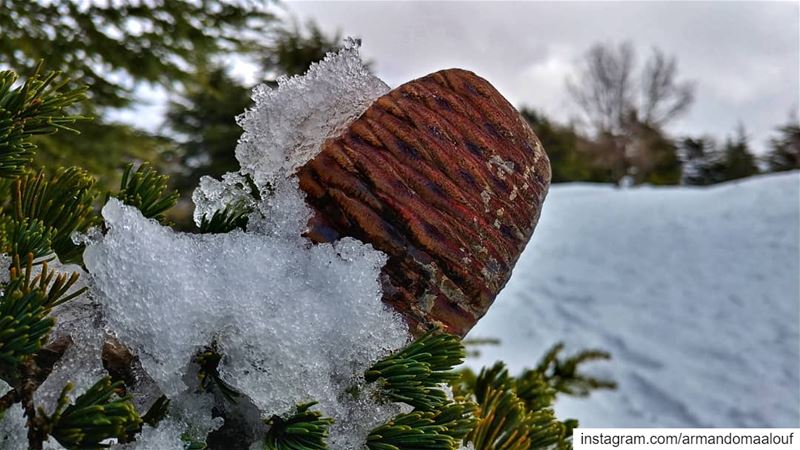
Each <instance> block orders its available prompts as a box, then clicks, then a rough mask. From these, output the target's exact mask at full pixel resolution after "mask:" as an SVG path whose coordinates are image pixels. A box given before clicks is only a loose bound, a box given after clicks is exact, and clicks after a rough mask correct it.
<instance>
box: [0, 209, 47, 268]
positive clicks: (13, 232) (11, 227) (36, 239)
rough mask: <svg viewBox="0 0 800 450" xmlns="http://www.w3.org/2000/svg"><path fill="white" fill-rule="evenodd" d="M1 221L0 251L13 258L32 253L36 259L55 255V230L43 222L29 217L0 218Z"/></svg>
mask: <svg viewBox="0 0 800 450" xmlns="http://www.w3.org/2000/svg"><path fill="white" fill-rule="evenodd" d="M0 221H2V224H0V242H2V246H0V247H1V248H2V249H0V251H2V252H4V253H6V254H8V255H9V256H11V257H12V258H13V257H15V256H17V257H21V256H25V255H27V254H28V253H30V254H32V255H33V258H34V259H38V258H42V257H45V256H48V255H51V254H52V253H53V250H52V246H51V242H52V239H53V235H54V234H55V229H53V228H52V227H48V226H46V225H45V224H44V222H43V221H41V220H35V219H29V218H27V217H26V218H23V219H21V220H20V219H15V218H12V217H10V216H0Z"/></svg>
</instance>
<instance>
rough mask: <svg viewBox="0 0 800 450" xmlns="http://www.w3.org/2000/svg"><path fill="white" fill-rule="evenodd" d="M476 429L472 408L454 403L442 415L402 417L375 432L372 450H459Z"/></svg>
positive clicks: (369, 442) (369, 441)
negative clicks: (471, 431)
mask: <svg viewBox="0 0 800 450" xmlns="http://www.w3.org/2000/svg"><path fill="white" fill-rule="evenodd" d="M474 425H475V418H474V417H472V407H471V406H470V405H467V404H464V403H451V404H449V405H447V406H445V407H444V408H443V409H442V410H439V411H414V412H411V413H407V414H401V415H399V416H397V417H396V418H394V419H393V420H392V421H390V422H389V423H387V424H385V425H381V426H380V427H378V428H376V429H374V430H372V432H370V434H369V436H368V437H367V448H369V449H370V450H457V449H458V448H460V446H461V442H462V440H463V439H464V437H465V436H466V435H467V434H468V433H469V431H470V430H471V429H472V428H473V426H474Z"/></svg>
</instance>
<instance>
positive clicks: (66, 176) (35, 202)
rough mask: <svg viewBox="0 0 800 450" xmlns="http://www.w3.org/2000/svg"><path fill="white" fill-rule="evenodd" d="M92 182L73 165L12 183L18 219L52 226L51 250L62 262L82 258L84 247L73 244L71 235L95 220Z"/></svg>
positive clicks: (96, 219) (85, 228)
mask: <svg viewBox="0 0 800 450" xmlns="http://www.w3.org/2000/svg"><path fill="white" fill-rule="evenodd" d="M93 185H94V179H93V178H92V177H91V176H90V175H89V174H88V173H87V172H86V171H84V170H82V169H79V168H76V167H71V168H69V169H59V170H58V171H57V172H56V174H55V175H54V176H53V178H52V179H51V180H49V181H48V180H47V179H46V178H45V176H44V174H43V173H41V172H40V173H39V174H38V175H26V176H24V177H22V178H19V179H17V180H16V182H15V195H14V199H13V203H14V211H15V215H16V218H17V220H23V219H29V220H39V221H41V222H42V223H43V225H44V226H46V227H51V228H53V229H55V233H54V234H53V235H52V237H51V244H52V249H53V251H54V252H55V253H56V255H58V259H59V260H60V261H61V262H62V263H71V262H80V261H81V258H82V254H83V246H82V245H80V246H79V245H76V244H75V243H73V242H72V237H71V236H72V234H73V233H74V232H76V231H77V232H83V231H86V230H87V229H89V227H90V226H92V225H94V224H96V223H97V221H98V218H97V215H96V214H95V212H94V210H93V208H92V200H93V198H94V193H93V190H92V186H93Z"/></svg>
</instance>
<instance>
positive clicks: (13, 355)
mask: <svg viewBox="0 0 800 450" xmlns="http://www.w3.org/2000/svg"><path fill="white" fill-rule="evenodd" d="M19 265H20V263H19V258H17V260H16V262H15V266H16V267H12V269H11V280H10V282H9V283H8V284H7V285H6V286H5V289H4V291H3V294H2V297H0V377H2V378H4V379H7V380H9V381H16V380H17V379H18V378H19V374H18V373H17V368H18V367H19V366H20V365H21V364H22V363H24V362H25V361H27V360H29V359H30V358H31V357H32V356H33V355H34V354H35V353H36V352H37V351H39V349H40V348H41V347H42V345H43V344H44V343H45V341H46V340H47V337H48V335H49V334H50V330H51V329H52V328H53V326H54V325H55V320H54V319H53V318H52V317H48V314H49V313H50V311H51V310H52V309H53V308H54V307H55V306H57V305H60V304H62V303H64V302H66V301H68V300H70V299H72V298H75V297H76V296H78V295H80V294H81V293H83V292H84V290H85V288H84V289H79V290H77V291H75V292H72V293H68V292H69V290H70V288H72V286H73V285H74V284H75V282H76V281H77V280H78V274H77V273H72V274H71V275H70V276H67V275H66V274H58V275H56V272H55V271H53V270H49V269H48V267H47V263H46V262H45V263H43V264H42V268H41V271H40V272H39V273H38V274H37V275H36V276H33V277H32V272H33V255H32V254H28V261H27V265H26V267H25V270H24V274H23V273H20V271H19V269H18V267H19Z"/></svg>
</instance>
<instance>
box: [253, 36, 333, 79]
mask: <svg viewBox="0 0 800 450" xmlns="http://www.w3.org/2000/svg"><path fill="white" fill-rule="evenodd" d="M305 28H306V29H305V30H303V29H302V27H300V26H299V25H298V24H297V23H293V24H292V25H291V26H286V27H281V28H279V29H278V30H277V31H276V38H275V41H274V43H273V44H272V45H271V46H270V47H269V49H268V51H267V52H266V53H264V54H263V56H262V58H261V67H262V69H263V70H264V72H265V73H266V74H267V78H266V81H268V82H273V83H274V79H275V78H276V77H279V76H281V75H286V76H292V75H300V74H302V73H305V71H307V70H308V67H309V66H310V65H311V63H313V62H316V61H319V60H321V59H322V58H324V57H325V54H326V53H328V52H331V51H334V50H336V49H337V48H338V46H339V42H341V40H342V36H341V34H340V33H338V32H337V33H336V34H335V35H333V36H327V35H326V34H325V33H324V32H323V31H322V30H320V28H319V27H318V26H317V24H315V23H314V22H308V23H306V26H305Z"/></svg>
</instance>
